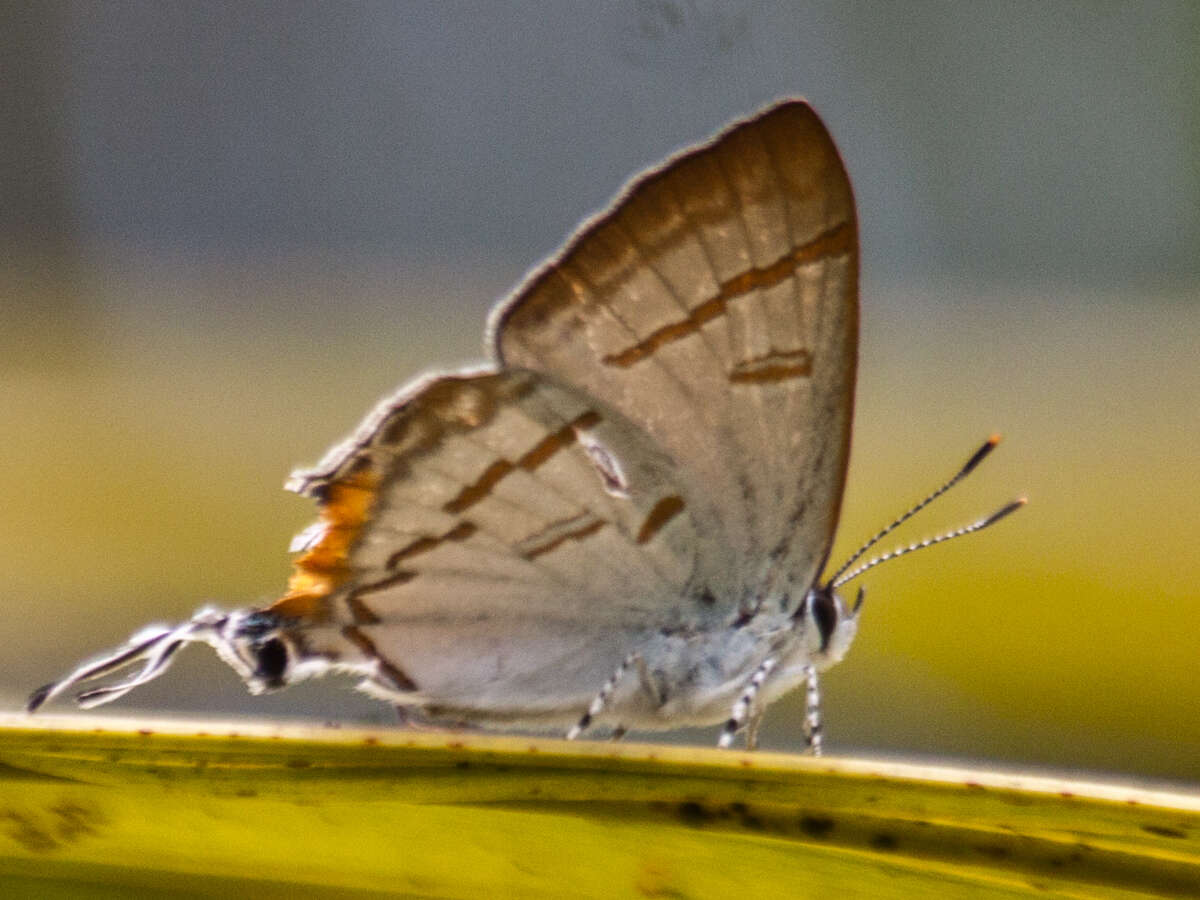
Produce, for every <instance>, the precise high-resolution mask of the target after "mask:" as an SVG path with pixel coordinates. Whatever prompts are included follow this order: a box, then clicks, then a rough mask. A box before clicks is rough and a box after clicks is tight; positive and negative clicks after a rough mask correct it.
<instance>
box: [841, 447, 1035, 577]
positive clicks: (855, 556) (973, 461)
mask: <svg viewBox="0 0 1200 900" xmlns="http://www.w3.org/2000/svg"><path fill="white" fill-rule="evenodd" d="M998 443H1000V435H998V434H993V435H992V436H991V437H989V438H988V439H987V440H986V441H984V442H983V446H981V447H980V448H979V449H978V450H976V451H975V452H974V453H972V454H971V458H970V459H968V460H967V461H966V463H964V464H963V467H962V468H961V469H959V470H958V471H957V472H956V473H955V474H954V477H953V478H951V479H950V480H949V481H947V482H946V483H945V484H943V485H942V486H941V487H939V488H938V489H937V490H936V491H934V492H933V493H932V494H930V495H929V496H928V497H926V498H925V499H924V500H922V501H921V502H920V503H918V504H916V505H915V506H914V507H912V508H911V509H909V510H908V511H907V512H905V513H904V514H903V515H901V516H900V517H899V518H897V519H896V520H895V521H894V522H892V523H891V524H890V525H888V526H886V527H885V528H883V529H881V530H880V531H879V532H878V533H877V534H876V535H875V536H874V537H872V538H871V539H870V540H868V541H867V542H866V543H865V544H863V545H862V546H861V547H859V548H858V549H857V550H855V551H854V552H853V553H852V554H851V555H850V558H849V559H847V560H846V561H845V562H844V563H842V565H841V568H839V569H838V570H837V571H836V572H834V573H833V574H832V575H831V576H829V580H828V581H827V582H826V585H827V586H829V587H837V586H839V585H842V584H845V583H846V582H847V581H849V580H850V578H853V577H856V576H858V575H861V574H862V573H863V572H865V571H866V570H867V569H870V568H873V567H874V566H876V565H878V564H879V563H881V562H883V558H881V559H878V560H873V561H872V562H870V563H868V564H867V565H865V566H862V567H860V568H859V569H857V570H856V571H855V572H854V573H853V574H852V575H851V576H849V577H847V578H843V577H842V576H843V575H844V574H845V573H846V571H847V570H848V569H849V568H850V567H851V566H852V565H854V564H855V563H856V562H858V560H860V559H861V558H862V557H863V555H864V554H865V553H866V552H867V551H868V550H870V549H871V548H872V547H874V546H875V545H876V544H878V543H879V542H880V541H881V540H883V539H884V538H885V537H887V536H888V535H889V534H891V533H892V532H893V531H895V530H896V529H897V528H899V527H900V526H901V525H903V524H904V523H905V522H907V521H908V520H909V519H911V518H912V517H913V516H915V515H916V514H917V513H919V512H920V511H921V510H923V509H924V508H925V507H927V506H928V505H929V504H930V503H932V502H933V501H934V500H936V499H937V498H938V497H940V496H942V494H944V493H946V491H948V490H950V488H952V487H954V486H955V485H956V484H958V483H959V482H960V481H962V480H963V479H964V478H966V477H967V476H968V475H970V474H971V473H972V472H973V471H974V470H975V467H976V466H978V465H979V464H980V463H981V462H983V460H984V459H985V458H986V457H987V455H988V454H989V453H991V452H992V451H993V450H994V449H996V445H997V444H998ZM1024 502H1025V501H1024V500H1021V501H1020V502H1018V503H1017V504H1016V505H1013V504H1011V503H1010V504H1009V506H1008V507H1005V509H1004V510H1003V511H1002V512H1001V513H1000V514H997V515H992V516H989V517H988V518H987V519H985V520H983V522H976V523H975V524H974V525H971V526H968V529H969V530H961V529H960V531H961V533H962V534H968V533H969V532H970V531H978V530H979V529H980V528H983V527H984V526H985V525H990V524H992V522H994V521H996V520H997V519H999V518H1000V517H1001V516H1004V515H1008V513H1010V512H1012V511H1013V509H1016V507H1017V506H1020V505H1021V504H1023V503H1024ZM1009 507H1011V508H1009ZM951 536H953V537H957V536H958V532H956V533H954V534H953V535H944V536H942V537H938V538H934V539H931V540H930V541H929V542H928V544H927V545H932V544H935V543H941V542H942V541H944V540H948V539H949V538H950V537H951ZM916 549H919V546H918V545H914V546H912V547H908V548H906V549H904V550H902V551H894V552H892V553H890V554H888V555H887V556H886V557H885V558H887V559H891V558H893V557H895V556H902V555H903V554H904V553H908V552H910V551H912V550H916Z"/></svg>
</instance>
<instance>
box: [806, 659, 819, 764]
mask: <svg viewBox="0 0 1200 900" xmlns="http://www.w3.org/2000/svg"><path fill="white" fill-rule="evenodd" d="M804 743H805V746H806V747H807V749H809V750H811V751H812V755H813V756H820V755H821V688H820V685H819V684H818V683H817V670H816V669H815V668H813V667H812V666H805V667H804Z"/></svg>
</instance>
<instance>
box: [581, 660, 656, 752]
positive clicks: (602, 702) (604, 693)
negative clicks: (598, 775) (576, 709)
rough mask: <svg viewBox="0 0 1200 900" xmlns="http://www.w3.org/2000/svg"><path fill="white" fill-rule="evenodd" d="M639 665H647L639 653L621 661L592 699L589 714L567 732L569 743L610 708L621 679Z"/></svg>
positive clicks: (620, 730) (622, 731)
mask: <svg viewBox="0 0 1200 900" xmlns="http://www.w3.org/2000/svg"><path fill="white" fill-rule="evenodd" d="M639 664H640V665H642V666H644V665H645V663H643V662H642V657H641V655H640V654H637V653H630V654H629V655H628V656H627V657H625V658H624V659H623V660H621V664H620V665H619V666H617V668H616V671H615V672H613V673H612V674H611V675H610V676H608V681H606V682H604V684H603V685H602V686H601V688H600V692H599V693H598V694H596V696H595V697H594V698H593V699H592V702H591V704H590V705H589V706H588V709H587V712H585V713H584V714H583V715H582V716H580V717H579V721H578V722H576V723H575V724H574V725H572V726H571V729H570V730H569V731H568V732H567V740H568V741H573V740H575V739H576V738H577V737H579V736H580V735H581V734H583V732H584V731H586V730H587V728H588V726H590V725H591V724H592V721H593V720H594V719H595V718H596V716H598V715H600V713H602V712H603V711H604V707H606V706H608V701H609V700H611V699H612V695H613V691H615V690H616V689H617V685H618V684H620V683H621V679H622V678H624V677H625V673H626V672H628V671H629V668H630V666H634V665H639ZM617 730H618V731H619V732H620V733H621V734H622V735H623V734H624V733H625V730H624V729H623V728H621V727H620V726H618V727H617ZM614 734H615V732H614ZM619 739H620V738H619V737H616V738H614V740H619Z"/></svg>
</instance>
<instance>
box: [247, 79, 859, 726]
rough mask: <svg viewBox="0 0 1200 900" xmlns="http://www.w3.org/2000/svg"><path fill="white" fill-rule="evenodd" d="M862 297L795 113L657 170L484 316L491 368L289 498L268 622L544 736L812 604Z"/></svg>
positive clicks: (421, 401)
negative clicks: (801, 597)
mask: <svg viewBox="0 0 1200 900" xmlns="http://www.w3.org/2000/svg"><path fill="white" fill-rule="evenodd" d="M856 279H857V236H856V232H855V220H854V207H853V201H852V198H851V194H850V187H849V183H848V181H847V178H846V175H845V171H844V169H843V168H842V164H841V161H840V159H839V157H838V155H837V151H836V150H835V149H834V146H833V143H832V141H831V140H830V138H829V135H828V133H827V132H826V130H825V128H824V126H823V125H822V124H821V122H820V120H819V119H817V117H816V115H815V114H814V113H813V112H812V110H811V109H809V107H808V106H807V105H805V104H803V103H799V102H787V103H784V104H781V105H779V106H776V107H774V108H773V109H770V110H768V111H766V112H764V113H762V114H761V115H759V116H758V117H756V118H754V119H751V120H748V121H747V122H744V123H741V124H739V125H737V126H735V127H734V128H732V129H731V130H729V131H727V132H726V133H724V134H723V135H721V136H719V137H718V138H716V139H715V140H714V141H712V142H710V143H709V144H706V145H703V146H701V147H699V148H698V149H695V150H692V151H689V152H687V153H685V154H683V155H682V156H679V157H678V158H675V159H673V160H671V161H669V162H668V163H667V164H666V165H664V166H663V167H662V168H660V169H658V170H656V171H654V172H652V173H650V174H649V175H646V176H644V177H642V178H641V179H639V180H637V181H635V182H634V183H633V184H632V186H631V187H630V188H628V189H627V190H626V192H625V193H624V194H623V195H622V196H621V198H620V199H618V201H617V202H616V204H615V205H614V206H613V208H612V209H611V210H610V211H608V212H606V213H604V214H602V215H601V216H599V217H598V218H596V219H595V220H593V221H592V222H590V223H588V224H586V225H585V226H584V227H583V228H582V229H581V231H580V232H579V233H578V235H577V236H576V237H575V238H573V239H572V240H571V241H570V243H569V244H568V246H567V248H566V250H565V251H564V252H563V253H562V255H560V256H559V257H557V258H556V259H554V260H553V261H551V262H550V263H549V264H548V265H546V266H545V267H544V268H543V269H541V270H540V271H539V272H537V273H535V274H534V275H533V276H532V277H531V278H530V279H529V280H528V282H527V283H526V286H525V287H524V288H522V289H521V290H520V291H519V292H518V293H517V294H516V295H515V297H514V298H513V299H511V300H509V301H508V302H507V303H505V304H503V305H502V306H501V307H499V308H498V310H497V312H496V313H495V314H494V316H493V319H492V322H491V329H492V338H493V341H494V345H495V350H496V354H497V357H498V359H499V360H500V366H499V367H498V368H496V369H494V370H486V371H481V372H477V373H474V374H469V375H450V376H443V377H438V378H434V379H432V380H426V381H424V382H421V383H418V384H417V385H415V386H414V387H413V388H411V389H408V390H405V391H403V392H402V393H401V395H399V396H398V397H397V398H395V399H394V400H392V401H389V402H386V403H384V404H383V405H381V406H380V407H379V408H378V409H377V411H376V412H375V413H374V414H372V416H370V417H369V418H368V419H367V421H366V422H364V424H363V426H362V428H361V429H360V430H359V432H358V434H356V435H355V436H354V437H352V438H351V439H350V440H349V441H348V442H347V443H346V444H344V445H342V446H341V447H338V448H335V449H334V451H332V452H331V454H330V455H329V457H328V458H327V459H326V460H325V461H323V462H322V464H321V465H319V466H318V467H317V468H316V469H314V470H313V471H311V472H307V473H301V474H300V475H299V476H298V477H297V478H296V479H295V480H294V483H293V484H292V487H293V488H294V489H297V490H299V491H300V492H302V493H306V494H309V495H311V496H314V497H316V498H317V499H318V500H319V501H320V502H321V504H322V524H321V527H320V530H319V531H318V533H316V534H315V536H314V538H313V541H312V546H311V547H310V549H309V550H308V552H307V554H306V555H305V556H304V557H302V558H301V559H300V560H299V562H298V564H297V572H296V575H295V577H294V578H293V581H292V590H291V591H290V593H289V594H288V596H286V597H284V598H283V599H282V600H280V601H279V602H278V603H276V604H275V605H274V606H273V607H272V608H271V610H270V611H271V612H273V613H277V614H279V615H281V616H283V617H285V618H286V619H287V620H289V621H292V622H295V623H296V625H295V628H294V629H293V633H292V634H291V636H290V639H291V640H292V642H293V643H294V644H295V645H297V646H300V647H301V651H302V652H301V654H300V655H301V657H302V658H304V659H308V660H326V661H328V662H330V663H333V664H340V665H346V666H349V667H350V668H353V669H355V670H356V671H360V672H363V671H365V672H368V674H369V675H370V676H371V679H372V680H373V682H374V683H375V685H376V686H377V687H379V688H381V689H382V690H383V692H384V693H385V694H387V695H389V696H392V697H393V698H396V697H399V698H401V700H402V702H411V703H413V704H414V705H420V706H424V707H425V708H426V709H430V710H434V711H435V712H437V713H439V714H441V715H447V716H460V717H462V718H465V719H468V720H471V721H476V722H506V721H519V722H522V723H533V722H537V721H539V720H545V721H547V722H548V721H555V722H561V721H562V720H563V719H564V717H569V718H574V716H576V715H578V713H579V711H580V710H581V709H583V708H586V705H587V703H588V701H589V700H590V699H591V697H592V696H593V695H594V693H595V691H596V690H597V689H598V688H599V686H600V685H601V684H602V683H603V682H604V680H605V679H606V678H607V676H608V675H609V674H610V673H611V672H612V670H613V668H614V667H615V666H616V665H617V664H618V663H620V662H621V660H622V659H624V658H625V656H626V655H627V654H628V653H630V652H631V651H633V650H636V649H637V648H638V647H640V646H645V642H646V641H647V640H649V639H650V638H649V637H648V635H652V634H658V633H661V632H663V631H666V630H671V629H675V628H680V627H682V628H686V629H699V630H704V629H708V628H713V627H715V626H716V623H718V622H719V623H722V625H724V624H727V623H728V622H729V621H731V619H732V618H733V617H736V616H737V615H738V613H739V609H741V610H745V609H750V608H754V607H756V605H757V604H758V603H759V602H760V600H761V599H762V597H763V596H764V595H765V594H773V595H774V596H779V594H780V593H782V592H786V591H788V590H790V589H791V588H792V587H794V586H800V587H801V588H802V589H807V588H808V587H809V585H810V584H811V583H812V581H813V579H814V577H815V575H816V573H817V569H818V568H819V567H820V565H821V564H822V563H823V561H824V557H825V555H826V554H827V553H828V549H829V545H830V542H831V540H832V534H833V529H834V526H835V524H836V519H837V511H838V506H839V503H840V498H841V491H842V484H843V479H844V473H845V467H846V459H847V453H848V446H849V429H850V417H851V406H852V394H853V386H854V369H855V356H856V337H857V335H856V331H857V294H856ZM569 718H568V720H569Z"/></svg>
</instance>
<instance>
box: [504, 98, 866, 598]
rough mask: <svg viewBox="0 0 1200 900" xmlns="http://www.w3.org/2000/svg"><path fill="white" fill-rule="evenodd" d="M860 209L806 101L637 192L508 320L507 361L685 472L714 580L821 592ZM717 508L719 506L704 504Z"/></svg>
mask: <svg viewBox="0 0 1200 900" xmlns="http://www.w3.org/2000/svg"><path fill="white" fill-rule="evenodd" d="M857 282H858V237H857V225H856V220H855V211H854V199H853V195H852V193H851V188H850V182H849V179H848V177H847V175H846V171H845V168H844V167H843V165H842V161H841V159H840V157H839V155H838V152H837V149H836V148H835V146H834V144H833V141H832V139H831V138H830V136H829V133H828V132H827V130H826V129H825V127H824V125H823V124H822V123H821V121H820V119H819V118H818V117H817V115H816V113H814V112H813V111H812V109H811V108H810V107H809V106H808V105H807V104H805V103H804V102H802V101H787V102H784V103H781V104H779V105H777V106H775V107H773V108H770V109H768V110H766V111H764V112H762V113H760V114H759V115H758V116H756V117H754V118H751V119H749V120H747V121H745V122H742V123H740V124H737V125H735V126H734V127H732V128H731V129H729V130H728V131H726V132H725V133H724V134H722V135H720V136H719V137H717V138H716V139H715V140H713V141H712V142H710V143H709V144H706V145H702V146H700V147H698V148H696V149H693V150H690V151H687V152H685V153H683V154H682V155H681V156H679V157H677V158H675V159H673V160H671V161H669V162H668V163H666V164H665V165H663V166H662V167H661V168H659V169H657V170H654V171H652V172H650V173H649V174H646V175H644V176H642V177H641V178H639V179H637V180H635V181H634V182H632V183H631V185H630V186H629V187H628V188H627V189H626V190H625V191H624V193H623V194H622V195H621V196H620V197H619V198H618V200H617V201H616V202H615V203H614V204H613V206H612V207H611V208H610V209H609V210H608V211H606V212H604V213H602V214H600V215H599V216H598V217H596V218H595V219H594V220H592V221H591V222H589V223H587V224H586V225H585V226H584V227H582V228H581V229H580V231H579V232H578V233H577V234H576V235H575V237H574V238H573V239H572V240H571V241H570V242H569V243H568V245H567V246H566V248H565V250H564V251H563V252H562V253H561V254H560V255H559V256H557V257H556V258H554V259H552V260H551V261H550V262H548V263H547V264H546V265H544V266H543V267H542V268H541V269H539V270H537V271H536V272H534V273H533V274H532V275H531V276H530V277H529V278H528V279H527V281H526V283H525V284H524V286H522V287H521V288H520V289H519V290H518V291H517V292H516V294H515V295H514V296H513V297H512V298H511V299H510V300H509V301H508V302H507V303H505V304H504V305H503V306H501V307H499V308H498V309H497V311H496V312H495V313H494V314H493V318H492V321H491V331H492V336H493V341H494V346H495V351H496V355H497V357H498V358H499V359H500V360H502V361H503V362H504V363H505V364H507V365H518V366H523V367H526V368H529V369H533V370H536V371H540V372H545V373H548V374H550V375H552V376H554V377H555V378H557V379H559V380H561V381H563V382H566V383H568V384H572V385H575V386H577V387H579V388H581V389H584V390H586V391H588V392H589V393H590V394H591V395H593V396H595V397H597V398H599V399H600V400H602V401H604V402H606V403H608V404H609V405H610V406H612V407H613V408H615V409H617V410H619V411H621V412H622V413H623V414H624V415H625V416H627V417H628V418H629V419H631V420H632V421H634V422H636V423H637V424H638V425H640V426H641V427H642V428H644V429H645V431H646V432H647V433H648V434H649V435H651V436H652V437H653V439H654V440H655V441H656V442H657V443H658V445H659V446H661V447H662V448H663V450H665V451H666V453H667V454H668V455H669V456H670V457H671V458H672V459H674V460H675V461H676V462H677V463H678V465H679V468H680V470H681V478H682V480H683V482H684V484H685V485H686V486H687V487H688V488H689V489H690V490H691V493H692V494H693V495H694V496H695V497H696V503H695V505H694V512H695V516H696V518H697V521H698V522H701V523H704V525H705V526H707V527H705V528H703V530H704V531H705V532H706V533H715V534H719V535H720V541H719V542H718V544H717V545H715V546H708V547H705V548H704V549H705V550H706V551H707V552H705V553H704V554H703V558H704V559H705V560H707V561H708V563H709V564H708V566H707V572H706V580H707V582H708V586H709V587H710V588H711V589H712V590H713V591H714V592H716V593H717V594H718V595H719V596H722V597H725V598H729V599H730V600H732V601H734V602H737V603H739V604H741V605H742V606H744V607H747V606H749V607H752V606H754V605H755V604H757V602H758V601H759V600H760V599H761V596H762V595H763V594H764V593H777V592H780V591H787V590H790V589H793V588H797V587H798V588H799V589H801V590H804V589H807V588H808V587H809V586H810V585H811V584H812V582H813V580H814V578H815V577H816V575H817V574H818V571H819V569H820V568H821V566H823V564H824V562H825V557H826V556H827V554H828V552H829V548H830V545H831V543H832V540H833V532H834V528H835V526H836V523H837V516H838V511H839V508H840V504H841V496H842V488H843V484H844V481H845V472H846V464H847V459H848V455H849V445H850V426H851V418H852V412H853V394H854V378H855V368H856V360H857V338H858V289H857V288H858V285H857ZM701 504H703V506H702V505H701Z"/></svg>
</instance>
